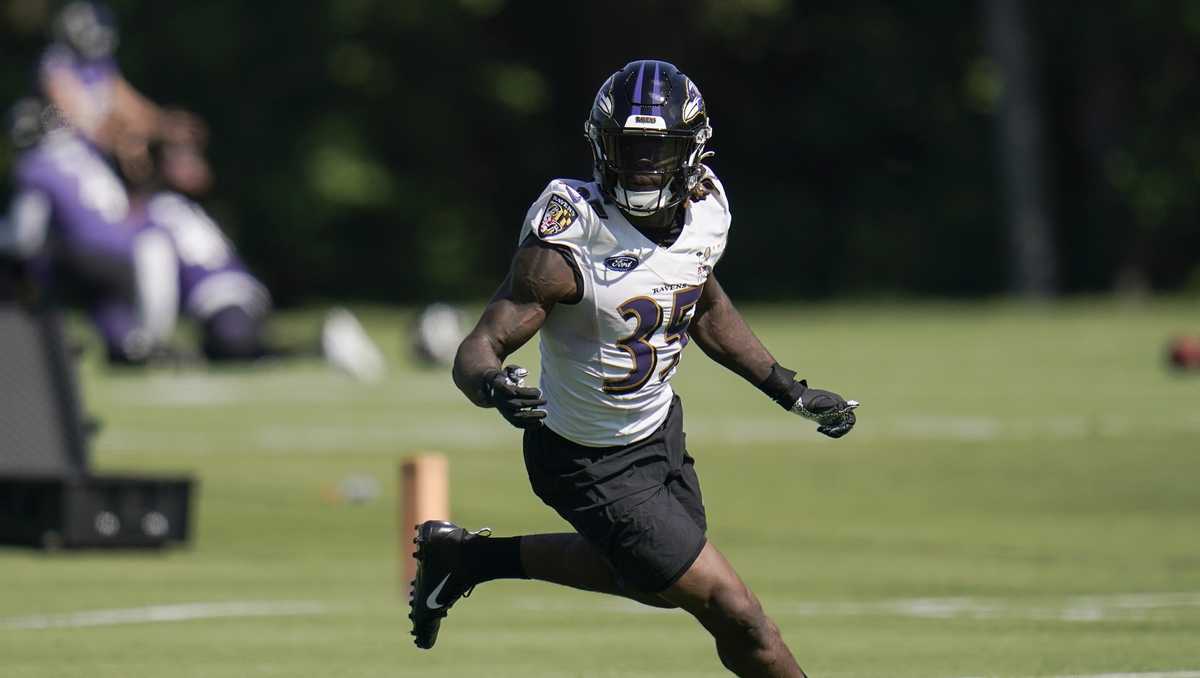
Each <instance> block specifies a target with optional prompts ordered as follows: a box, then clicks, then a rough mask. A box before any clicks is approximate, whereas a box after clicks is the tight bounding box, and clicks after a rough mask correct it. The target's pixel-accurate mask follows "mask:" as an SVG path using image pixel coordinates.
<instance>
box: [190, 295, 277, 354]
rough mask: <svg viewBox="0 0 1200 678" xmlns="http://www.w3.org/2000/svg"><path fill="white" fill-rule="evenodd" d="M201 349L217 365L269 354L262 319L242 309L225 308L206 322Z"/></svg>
mask: <svg viewBox="0 0 1200 678" xmlns="http://www.w3.org/2000/svg"><path fill="white" fill-rule="evenodd" d="M201 348H202V350H203V351H204V356H205V357H206V358H208V359H209V360H212V361H215V362H219V361H240V360H254V359H256V358H261V357H263V356H264V355H266V354H267V353H268V351H267V349H266V347H265V345H264V342H263V318H262V317H261V316H260V315H257V314H251V313H250V312H249V311H247V310H246V309H245V308H243V307H241V306H226V307H225V308H222V309H220V310H219V311H217V312H215V313H213V314H212V315H210V316H209V317H208V318H206V319H205V320H204V325H203V338H202V339H201Z"/></svg>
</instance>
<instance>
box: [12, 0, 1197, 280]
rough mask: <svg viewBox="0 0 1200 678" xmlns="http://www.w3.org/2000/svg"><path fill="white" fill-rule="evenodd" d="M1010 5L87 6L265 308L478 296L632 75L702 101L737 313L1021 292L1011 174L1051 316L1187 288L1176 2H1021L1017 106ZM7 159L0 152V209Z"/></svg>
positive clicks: (1192, 207)
mask: <svg viewBox="0 0 1200 678" xmlns="http://www.w3.org/2000/svg"><path fill="white" fill-rule="evenodd" d="M2 1H3V3H4V4H3V5H2V6H3V13H2V14H0V49H2V53H3V58H4V64H5V66H4V69H3V70H2V71H0V104H4V105H8V104H9V103H11V102H13V101H15V100H16V99H17V97H19V96H21V95H23V94H25V93H27V92H29V91H30V89H31V86H32V81H33V65H34V64H35V61H36V57H37V55H38V53H39V52H40V50H41V49H42V48H43V47H44V45H45V20H46V15H47V12H48V11H49V10H52V9H53V6H52V4H51V3H49V2H48V0H2ZM1006 3H1007V4H1008V9H1012V8H1013V7H1017V8H1018V9H1019V8H1020V7H1021V5H1020V4H1019V3H1017V2H1016V0H981V2H979V3H967V2H958V1H950V0H940V1H934V0H929V1H926V2H918V3H904V6H900V7H898V6H895V5H897V4H898V3H888V2H883V1H866V0H860V1H851V2H824V3H819V2H814V3H799V2H796V3H793V2H787V1H786V0H742V1H740V2H730V1H726V0H692V1H691V2H666V1H661V2H655V1H650V0H647V1H642V2H614V3H586V4H585V3H549V2H515V1H511V0H510V1H507V2H506V1H505V0H423V1H411V2H407V1H401V2H394V1H392V0H310V1H308V2H303V3H292V2H241V1H238V0H205V1H203V2H200V1H198V0H197V1H195V2H170V3H151V2H135V1H133V0H114V1H113V2H112V3H111V4H112V6H113V7H114V9H115V10H116V12H117V15H118V16H119V18H120V22H121V31H122V35H121V40H122V42H121V46H120V49H119V52H118V58H119V62H120V64H121V67H122V69H123V71H124V73H125V75H126V77H127V78H128V79H129V80H130V81H131V82H132V83H133V84H134V85H135V86H137V87H138V88H140V89H141V90H142V91H143V92H145V93H146V94H148V95H149V96H150V97H151V98H153V99H155V100H156V101H159V102H162V103H166V104H174V105H179V106H182V107H185V108H188V109H191V110H194V111H196V112H198V113H200V114H201V115H202V116H203V117H204V118H205V119H206V120H207V121H208V122H209V124H210V125H211V128H212V130H213V139H212V145H211V155H212V159H213V163H214V166H215V169H216V175H217V187H216V190H215V192H214V195H213V197H212V198H211V200H210V201H209V206H210V208H211V209H212V211H213V212H214V214H215V215H216V216H217V217H218V219H219V220H220V221H221V222H222V224H223V225H224V226H225V228H226V230H227V232H229V234H230V235H231V236H232V238H233V239H234V240H235V241H236V242H237V243H238V245H239V247H240V249H241V250H242V252H243V254H244V255H245V257H246V258H247V259H248V260H249V262H250V264H251V266H252V268H253V269H254V270H256V271H257V272H258V273H259V274H260V275H261V276H262V277H263V278H264V279H265V280H266V281H267V283H268V285H269V286H270V287H271V288H272V289H273V291H274V292H275V293H276V296H277V297H278V298H279V299H280V300H281V301H283V302H285V303H288V302H296V301H304V300H309V299H317V298H328V297H352V298H358V299H374V300H384V301H398V302H406V301H423V300H429V299H432V298H443V299H478V298H480V297H482V296H484V295H487V294H489V293H490V292H491V291H492V289H494V286H495V284H496V283H497V282H498V281H499V280H500V278H501V277H502V276H503V273H504V271H505V269H506V268H507V263H508V260H509V257H510V255H511V252H512V249H513V247H514V246H515V238H516V234H517V231H518V229H519V227H520V223H521V220H522V218H523V216H524V213H525V210H526V208H527V207H528V205H529V203H530V201H532V200H533V199H534V198H536V197H537V195H538V193H539V192H540V191H541V189H542V187H543V186H544V185H545V183H546V182H547V181H548V180H549V179H550V178H553V177H557V176H571V177H587V176H590V173H591V169H590V157H589V154H588V150H587V146H586V145H585V143H584V140H583V136H582V124H583V120H584V117H585V116H586V114H587V111H588V109H589V107H590V105H591V101H592V98H593V96H594V94H595V91H596V89H597V87H598V86H599V85H600V83H601V82H602V81H603V80H604V79H605V78H606V77H607V76H608V75H609V74H610V73H611V72H612V71H614V70H615V69H617V68H618V67H620V66H621V65H623V64H624V63H626V62H627V61H630V60H632V59H636V58H661V59H666V60H669V61H672V62H674V63H676V64H677V65H679V66H680V67H681V68H682V69H683V70H684V71H685V72H686V73H688V74H689V75H690V76H691V77H692V78H693V79H694V80H695V81H696V82H697V83H698V84H699V85H700V87H701V89H702V91H703V92H704V94H705V97H706V99H707V101H708V104H709V110H710V114H711V116H712V119H713V126H714V129H715V137H714V140H713V142H712V143H711V144H710V148H713V149H714V150H716V151H717V156H716V158H714V159H713V161H712V162H711V164H712V165H713V167H714V168H715V169H716V170H717V172H718V173H719V175H720V176H721V177H722V179H723V180H724V182H725V184H726V187H727V188H728V190H729V192H730V195H731V199H732V203H733V210H734V228H733V231H732V232H731V242H730V245H731V249H730V252H729V256H728V257H727V258H726V259H725V260H724V261H723V262H722V265H721V275H722V280H723V282H724V283H725V285H726V287H727V288H729V289H730V290H731V293H732V294H734V295H735V297H736V298H742V299H770V300H775V299H778V300H811V299H817V298H825V297H827V296H829V295H835V296H864V295H893V294H897V295H937V296H977V295H988V294H997V293H1004V292H1006V291H1020V290H1022V289H1023V288H1022V286H1021V284H1020V280H1018V279H1014V274H1013V271H1014V270H1018V268H1019V267H1017V266H1016V264H1015V262H1014V261H1013V259H1014V255H1013V252H1014V248H1013V246H1012V245H1013V243H1012V242H1011V238H1010V235H1009V234H1010V231H1012V229H1011V228H1010V223H1012V218H1011V192H1006V191H1008V189H1006V186H1009V188H1011V186H1012V182H1013V181H1014V174H1013V171H1014V168H1016V169H1017V172H1016V174H1015V180H1017V181H1020V180H1021V178H1022V177H1033V179H1034V181H1033V183H1034V184H1036V188H1037V195H1036V200H1037V201H1038V204H1039V205H1041V207H1042V209H1043V210H1044V214H1043V215H1042V216H1043V219H1042V221H1043V222H1044V223H1043V226H1044V232H1045V236H1046V239H1047V240H1046V243H1045V244H1046V247H1047V248H1046V252H1047V253H1048V254H1047V257H1048V263H1047V265H1048V266H1049V267H1050V268H1051V269H1052V274H1053V275H1052V276H1051V278H1050V279H1049V280H1051V282H1050V284H1049V287H1048V291H1050V292H1062V293H1077V292H1095V291H1108V290H1113V289H1128V290H1146V289H1173V288H1178V287H1179V286H1181V285H1184V284H1187V283H1188V280H1189V278H1192V279H1194V278H1195V277H1196V276H1197V274H1198V271H1197V269H1196V265H1197V261H1198V256H1197V252H1200V228H1198V227H1197V217H1198V216H1200V205H1198V204H1197V190H1196V186H1197V182H1198V180H1200V116H1197V115H1196V111H1197V110H1200V100H1198V99H1200V80H1198V78H1200V73H1198V72H1197V68H1198V66H1200V3H1197V2H1190V1H1188V0H1155V1H1153V2H1146V1H1142V2H1135V1H1132V0H1130V1H1128V2H1100V3H1093V4H1090V5H1088V6H1087V8H1086V9H1081V8H1080V7H1079V6H1078V5H1074V4H1072V3H1027V4H1025V5H1024V12H1023V13H1021V16H1020V17H1019V19H1020V23H1019V25H1016V29H1017V30H1019V31H1021V35H1023V36H1024V42H1023V43H1021V44H1019V45H1017V47H1019V54H1018V55H1017V56H1018V57H1020V58H1021V59H1025V60H1024V61H1020V59H1019V60H1018V62H1017V63H1018V64H1024V65H1025V66H1027V67H1028V70H1027V71H1026V72H1025V74H1026V75H1029V76H1032V77H1031V78H1029V79H1022V80H1020V81H1017V80H1014V78H1019V77H1022V76H1021V71H1019V69H1018V71H1013V70H1012V69H1011V68H1010V64H1009V62H1008V61H1006V60H1005V59H1006V58H1005V56H1004V52H1003V49H997V43H996V42H995V40H996V39H997V37H998V36H999V39H1000V40H1001V42H1000V44H999V47H1000V48H1004V47H1005V46H1009V47H1011V46H1012V45H1013V44H1014V43H1012V42H1011V41H1010V40H1009V39H1008V38H1005V37H1004V36H1005V35H1010V36H1011V33H1007V34H1006V33H1004V32H1003V31H1001V32H1000V33H996V32H994V31H995V30H996V29H997V21H998V19H997V16H1004V14H1003V12H996V11H991V10H994V9H996V8H997V7H998V6H1000V5H1004V4H1006ZM1001 9H1003V7H1001ZM1001 28H1003V27H1001ZM1013 28H1014V27H1013V26H1008V29H1007V30H1010V31H1011V30H1012V29H1013ZM989 31H993V32H991V33H989ZM989 36H991V38H990V40H991V41H990V42H989ZM1014 93H1016V94H1018V95H1020V96H1025V97H1032V101H1033V103H1035V104H1036V106H1035V108H1034V109H1033V110H1034V112H1035V113H1036V115H1037V123H1038V125H1039V126H1040V127H1036V128H1034V129H1035V130H1036V131H1038V132H1039V136H1038V137H1037V138H1038V139H1039V140H1040V141H1039V143H1038V144H1037V147H1036V151H1037V152H1036V153H1034V154H1033V155H1031V156H1021V157H1025V158H1026V159H1027V160H1028V159H1029V158H1032V161H1033V165H1032V166H1034V167H1036V168H1037V169H1036V171H1034V172H1033V173H1032V174H1031V173H1029V172H1025V171H1022V170H1020V167H1021V165H1020V164H1019V163H1017V164H1012V163H1008V164H1006V160H1005V157H1006V156H1005V152H1006V149H1008V150H1011V148H1010V146H1011V144H1008V143H1007V142H1006V141H1005V140H1006V139H1007V137H1006V136H1004V132H1003V130H1005V129H1018V128H1006V126H1005V124H1004V120H1005V118H1004V116H1005V115H1007V114H1006V113H1005V110H1006V109H1005V101H1006V98H1005V97H1006V96H1010V95H1012V94H1014ZM1007 101H1009V102H1010V103H1012V102H1013V101H1016V102H1017V103H1020V101H1021V100H1020V99H1019V98H1018V99H1009V100H1007ZM1017 110H1020V107H1018V109H1017ZM12 154H13V151H12V149H11V148H10V147H9V146H8V145H7V144H0V175H2V176H3V177H4V179H3V182H4V183H3V185H2V186H3V187H2V188H0V191H3V192H4V193H6V192H7V191H6V189H7V185H8V184H7V182H8V175H9V170H10V168H11V164H12V161H13V157H12ZM1006 179H1007V181H1008V182H1009V183H1008V184H1006ZM1027 183H1029V182H1027ZM0 197H3V196H2V195H0ZM1012 232H1015V231H1012Z"/></svg>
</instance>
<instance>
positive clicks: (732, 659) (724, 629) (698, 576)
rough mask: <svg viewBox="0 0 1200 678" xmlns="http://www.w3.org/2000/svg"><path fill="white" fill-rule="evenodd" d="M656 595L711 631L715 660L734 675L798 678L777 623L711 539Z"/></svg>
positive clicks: (798, 667)
mask: <svg viewBox="0 0 1200 678" xmlns="http://www.w3.org/2000/svg"><path fill="white" fill-rule="evenodd" d="M660 595H662V597H663V598H665V599H666V600H668V601H671V602H672V603H675V604H676V605H678V606H679V607H682V608H683V609H685V610H687V611H688V612H689V613H691V615H692V616H694V617H695V618H696V619H697V620H698V621H699V622H700V623H701V624H702V625H703V626H704V628H705V629H707V630H708V632H709V633H711V634H712V636H713V639H714V640H715V641H716V644H717V655H718V656H719V657H720V658H721V663H722V664H724V665H725V668H727V669H729V670H730V671H732V672H734V673H735V674H737V675H738V676H742V677H743V678H746V677H755V678H757V677H762V678H768V677H769V678H776V677H778V678H804V672H803V671H802V670H801V669H800V666H799V664H797V663H796V659H795V657H793V656H792V653H791V651H790V650H789V649H788V647H787V645H786V644H785V643H784V641H783V636H782V635H781V634H780V633H779V627H778V626H776V624H775V622H773V621H771V619H770V618H769V617H767V615H766V613H765V612H763V608H762V605H761V604H760V603H759V601H758V598H757V597H755V595H754V593H753V592H751V591H750V589H749V587H747V586H746V584H745V583H744V582H743V581H742V579H741V577H739V576H738V574H737V572H735V571H734V569H733V566H731V565H730V564H729V561H728V560H726V559H725V557H724V556H723V555H721V552H720V551H718V550H717V549H716V547H714V546H713V545H712V544H711V543H708V544H705V546H704V550H703V551H701V552H700V556H699V557H698V558H697V559H696V561H695V562H694V563H692V566H691V567H690V568H688V571H687V572H686V573H684V575H683V576H682V577H680V578H679V580H678V581H676V582H675V583H674V584H672V585H671V586H670V587H669V588H668V589H667V590H666V591H663V592H662V593H661V594H660Z"/></svg>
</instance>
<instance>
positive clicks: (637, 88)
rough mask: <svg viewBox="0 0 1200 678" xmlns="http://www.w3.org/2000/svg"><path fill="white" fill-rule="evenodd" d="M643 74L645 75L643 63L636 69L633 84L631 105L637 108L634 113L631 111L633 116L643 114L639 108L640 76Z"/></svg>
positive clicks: (640, 99) (640, 100)
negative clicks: (635, 77)
mask: <svg viewBox="0 0 1200 678" xmlns="http://www.w3.org/2000/svg"><path fill="white" fill-rule="evenodd" d="M645 73H646V64H645V63H644V62H643V63H642V65H641V66H639V67H638V77H637V82H635V83H634V84H633V102H632V103H633V104H634V105H635V106H636V107H637V110H636V111H631V112H632V113H633V114H634V115H641V114H643V113H645V111H644V110H642V106H641V104H642V76H643V75H645Z"/></svg>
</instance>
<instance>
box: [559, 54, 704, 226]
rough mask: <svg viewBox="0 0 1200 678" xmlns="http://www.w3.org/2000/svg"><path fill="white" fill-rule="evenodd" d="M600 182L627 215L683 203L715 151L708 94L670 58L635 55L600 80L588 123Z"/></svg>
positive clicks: (585, 126)
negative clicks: (709, 148)
mask: <svg viewBox="0 0 1200 678" xmlns="http://www.w3.org/2000/svg"><path fill="white" fill-rule="evenodd" d="M583 129H584V134H585V135H586V136H587V139H588V142H589V144H590V145H591V148H592V162H593V168H594V171H595V175H596V182H597V183H598V184H600V188H601V189H602V190H603V191H604V193H605V195H606V196H607V197H608V198H609V199H610V200H612V201H613V202H614V203H616V205H617V206H618V207H620V208H621V209H622V210H624V211H625V212H628V213H629V214H633V215H638V216H647V215H651V214H654V213H655V212H658V211H660V210H663V209H669V208H672V207H675V206H676V205H679V204H681V203H682V202H683V201H684V200H685V199H686V198H687V196H688V192H689V191H691V190H692V188H693V187H695V185H696V182H698V181H699V180H700V179H701V175H702V173H703V170H701V168H700V163H701V161H702V160H704V158H706V157H708V156H710V155H712V153H705V152H704V145H705V144H706V143H708V140H709V139H710V138H712V126H711V125H710V124H709V119H708V110H707V108H706V107H705V105H704V97H702V96H701V95H700V89H699V88H698V87H696V84H695V83H693V82H692V81H691V80H690V79H689V78H688V77H687V76H686V75H684V74H683V73H681V72H679V69H678V68H676V67H675V66H674V65H672V64H669V63H667V62H665V61H653V60H642V61H633V62H630V63H629V64H627V65H626V66H625V67H624V68H622V69H621V70H619V71H617V72H616V73H614V74H613V75H612V76H610V77H609V78H608V80H606V81H605V82H604V84H603V85H601V86H600V91H599V92H597V93H596V100H595V102H594V103H593V104H592V112H591V115H589V116H588V119H587V121H585V122H584V125H583Z"/></svg>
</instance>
